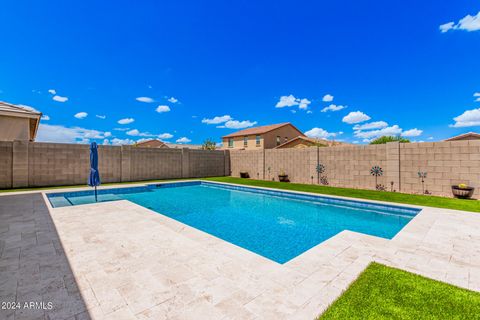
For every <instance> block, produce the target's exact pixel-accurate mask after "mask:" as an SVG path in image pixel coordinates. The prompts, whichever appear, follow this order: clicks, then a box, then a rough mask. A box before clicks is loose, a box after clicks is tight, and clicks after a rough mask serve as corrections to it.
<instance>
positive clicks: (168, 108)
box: [155, 106, 170, 113]
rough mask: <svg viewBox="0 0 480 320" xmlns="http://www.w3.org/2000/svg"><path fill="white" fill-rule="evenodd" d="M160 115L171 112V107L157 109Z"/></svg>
mask: <svg viewBox="0 0 480 320" xmlns="http://www.w3.org/2000/svg"><path fill="white" fill-rule="evenodd" d="M155 111H157V112H158V113H163V112H169V111H170V107H169V106H158V107H157V109H155Z"/></svg>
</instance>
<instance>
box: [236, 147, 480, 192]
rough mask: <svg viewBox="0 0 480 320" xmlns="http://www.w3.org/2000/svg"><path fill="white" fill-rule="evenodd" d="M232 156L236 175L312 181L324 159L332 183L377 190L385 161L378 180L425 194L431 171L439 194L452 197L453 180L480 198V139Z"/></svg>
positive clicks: (431, 180)
mask: <svg viewBox="0 0 480 320" xmlns="http://www.w3.org/2000/svg"><path fill="white" fill-rule="evenodd" d="M230 159H231V160H230V164H231V175H232V176H236V177H238V176H239V172H240V171H246V172H248V173H249V174H250V176H251V178H256V173H257V172H259V173H260V179H265V180H272V179H275V180H278V174H279V173H280V172H281V171H285V173H287V174H288V175H289V179H290V180H291V181H292V182H298V183H312V176H313V177H314V178H313V183H314V184H317V183H318V175H317V172H316V166H317V164H322V165H324V166H325V169H326V170H325V173H323V174H322V175H323V176H325V177H326V178H327V180H328V183H329V185H330V186H336V187H348V188H361V189H375V177H373V176H372V175H371V174H370V169H371V168H372V167H373V166H380V167H381V168H382V169H383V175H382V176H380V177H378V184H382V185H383V186H385V188H386V189H387V190H389V191H390V190H395V191H399V192H405V193H422V185H421V180H420V179H419V178H418V171H426V172H427V179H426V180H425V186H426V189H427V190H428V191H429V192H431V193H432V194H434V195H441V196H452V193H451V186H452V185H457V184H459V183H466V184H468V185H471V186H473V187H475V188H476V191H475V194H474V196H475V197H477V198H478V197H480V190H479V189H480V140H471V141H452V142H434V143H406V144H403V143H398V142H391V143H387V144H383V145H365V146H336V147H323V148H322V147H321V148H305V149H270V150H265V151H246V150H241V151H231V152H230ZM262 164H263V167H262ZM268 168H270V173H269V172H268ZM262 172H265V176H264V177H263V178H262V174H261V173H262ZM392 182H393V184H392Z"/></svg>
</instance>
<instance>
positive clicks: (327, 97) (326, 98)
mask: <svg viewBox="0 0 480 320" xmlns="http://www.w3.org/2000/svg"><path fill="white" fill-rule="evenodd" d="M322 101H323V102H332V101H333V96H332V95H331V94H326V95H324V96H323V98H322Z"/></svg>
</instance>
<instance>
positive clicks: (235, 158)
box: [230, 150, 265, 179]
mask: <svg viewBox="0 0 480 320" xmlns="http://www.w3.org/2000/svg"><path fill="white" fill-rule="evenodd" d="M264 152H265V151H264V150H252V151H233V150H232V151H230V172H231V176H232V177H240V172H242V171H247V172H248V173H249V174H250V177H251V178H255V179H256V178H257V173H258V175H259V177H260V179H262V177H263V176H264V159H265V158H264V155H265V154H264Z"/></svg>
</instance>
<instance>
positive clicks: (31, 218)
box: [0, 189, 480, 320]
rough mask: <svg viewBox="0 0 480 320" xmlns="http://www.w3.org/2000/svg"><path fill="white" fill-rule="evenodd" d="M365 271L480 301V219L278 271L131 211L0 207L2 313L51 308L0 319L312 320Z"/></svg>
mask: <svg viewBox="0 0 480 320" xmlns="http://www.w3.org/2000/svg"><path fill="white" fill-rule="evenodd" d="M68 190H69V191H72V189H68ZM54 191H55V192H59V191H61V190H54ZM371 261H377V262H380V263H384V264H386V265H390V266H394V267H398V268H401V269H404V270H408V271H411V272H415V273H418V274H421V275H424V276H427V277H430V278H433V279H437V280H441V281H445V282H448V283H451V284H454V285H457V286H460V287H464V288H468V289H471V290H476V291H480V214H478V213H472V212H462V211H454V210H444V209H436V208H424V209H423V210H422V211H421V213H420V214H418V215H417V217H415V218H414V219H413V220H412V221H411V222H410V223H409V224H408V225H407V226H406V227H405V228H404V229H403V230H402V231H401V232H400V233H399V234H397V236H396V237H395V238H394V239H392V240H386V239H382V238H377V237H372V236H367V235H363V234H359V233H354V232H349V231H344V232H342V233H340V234H338V235H337V236H335V237H333V238H331V239H329V240H327V241H325V242H323V243H321V244H320V245H318V246H316V247H314V248H312V249H311V250H309V251H307V252H305V253H303V254H302V255H300V256H298V257H296V258H295V259H293V260H291V261H289V262H287V263H286V264H283V265H280V264H278V263H276V262H273V261H271V260H268V259H266V258H263V257H261V256H259V255H257V254H255V253H252V252H250V251H247V250H245V249H242V248H240V247H237V246H235V245H233V244H230V243H228V242H225V241H223V240H221V239H218V238H216V237H213V236H211V235H209V234H206V233H204V232H202V231H199V230H197V229H194V228H191V227H189V226H186V225H184V224H182V223H180V222H177V221H175V220H172V219H170V218H168V217H166V216H163V215H161V214H157V213H156V212H153V211H151V210H149V209H146V208H144V207H141V206H139V205H136V204H134V203H131V202H129V201H126V200H121V201H114V202H106V203H98V204H88V205H81V206H74V207H64V208H54V209H53V208H51V207H50V205H49V203H47V200H46V197H45V195H44V194H43V193H39V192H37V193H32V192H29V193H21V194H4V195H1V196H0V302H3V301H17V302H21V303H22V304H23V303H24V302H32V301H33V302H44V303H47V302H52V303H53V309H51V310H48V308H45V309H47V310H42V309H26V308H20V309H18V310H11V309H10V310H1V309H0V319H15V320H18V319H69V320H73V319H76V320H79V319H314V318H315V317H316V316H317V315H319V314H320V313H321V312H322V311H323V310H324V309H325V308H326V307H327V306H328V305H329V304H330V303H331V302H333V300H334V299H336V298H337V297H338V296H339V295H340V294H341V293H342V291H344V290H345V289H346V288H347V287H348V285H349V284H350V283H351V282H352V281H353V280H355V279H356V277H357V276H358V274H359V273H360V272H361V271H362V270H363V269H364V268H365V267H366V266H367V265H368V263H370V262H371Z"/></svg>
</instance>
